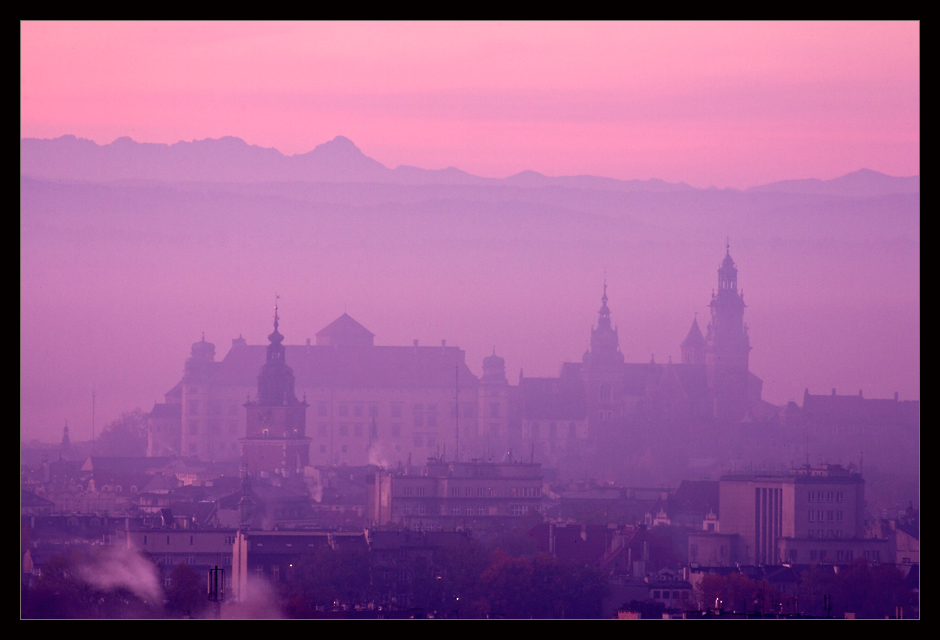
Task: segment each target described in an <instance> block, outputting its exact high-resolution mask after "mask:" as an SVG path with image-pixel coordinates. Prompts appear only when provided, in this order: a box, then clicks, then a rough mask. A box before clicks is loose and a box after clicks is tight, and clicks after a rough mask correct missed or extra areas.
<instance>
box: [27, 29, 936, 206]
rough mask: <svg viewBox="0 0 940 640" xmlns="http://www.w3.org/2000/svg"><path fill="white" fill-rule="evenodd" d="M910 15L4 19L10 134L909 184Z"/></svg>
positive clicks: (914, 161)
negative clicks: (337, 145)
mask: <svg viewBox="0 0 940 640" xmlns="http://www.w3.org/2000/svg"><path fill="white" fill-rule="evenodd" d="M919 47H920V37H919V24H918V23H916V22H889V23H883V22H811V23H791V22H770V23H753V22H732V23H723V22H704V23H699V22H678V23H676V22H666V23H658V22H640V23H629V22H602V23H596V22H579V23H566V22H515V23H491V22H471V23H448V22H420V23H411V22H395V23H382V22H364V23H343V22H329V23H279V22H266V23H245V22H232V23H229V22H187V23H173V22H143V23H123V22H106V23H98V22H24V23H22V25H21V126H22V136H23V137H42V138H50V137H57V136H60V135H64V134H73V135H77V136H79V137H85V138H89V139H92V140H94V141H95V142H97V143H99V144H106V143H110V142H112V141H113V140H114V139H115V138H118V137H120V136H125V135H126V136H130V137H132V138H133V139H135V140H137V141H141V142H164V143H173V142H177V141H179V140H193V139H203V138H218V137H222V136H227V135H232V136H237V137H240V138H243V139H244V140H246V141H247V142H249V143H250V144H256V145H260V146H265V147H274V148H277V149H278V150H280V151H281V152H283V153H286V154H294V153H304V152H307V151H310V150H311V149H312V148H313V147H314V146H316V145H317V144H320V143H322V142H325V141H327V140H330V139H332V138H333V137H334V136H336V135H345V136H347V137H349V138H351V139H352V140H353V141H354V142H355V143H356V144H357V145H358V146H359V147H360V148H361V149H362V150H363V152H365V153H366V155H368V156H370V157H373V158H375V159H376V160H378V161H380V162H382V163H383V164H385V165H386V166H388V167H395V166H397V165H399V164H407V165H414V166H420V167H423V168H428V169H438V168H444V167H447V166H456V167H459V168H461V169H463V170H465V171H469V172H471V173H474V174H477V175H484V176H493V177H505V176H508V175H511V174H514V173H517V172H519V171H523V170H527V169H531V170H536V171H540V172H542V173H545V174H548V175H572V174H594V175H603V176H609V177H615V178H622V179H633V178H640V179H648V178H661V179H664V180H668V181H685V182H688V183H689V184H692V185H693V186H699V187H705V186H709V185H711V184H714V185H716V186H719V187H726V186H731V187H738V188H743V187H748V186H753V185H755V184H763V183H767V182H772V181H776V180H783V179H794V178H809V177H814V178H821V179H827V178H834V177H837V176H839V175H843V174H845V173H848V172H850V171H854V170H856V169H859V168H862V167H866V168H870V169H874V170H877V171H881V172H884V173H888V174H891V175H914V174H918V173H919V159H920V157H919V118H920V113H919V75H920V63H919Z"/></svg>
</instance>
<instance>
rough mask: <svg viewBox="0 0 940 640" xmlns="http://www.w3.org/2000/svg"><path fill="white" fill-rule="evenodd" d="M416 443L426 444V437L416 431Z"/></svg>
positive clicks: (419, 444)
mask: <svg viewBox="0 0 940 640" xmlns="http://www.w3.org/2000/svg"><path fill="white" fill-rule="evenodd" d="M414 443H415V446H416V447H422V446H424V437H423V436H422V435H421V434H420V433H416V434H415V437H414Z"/></svg>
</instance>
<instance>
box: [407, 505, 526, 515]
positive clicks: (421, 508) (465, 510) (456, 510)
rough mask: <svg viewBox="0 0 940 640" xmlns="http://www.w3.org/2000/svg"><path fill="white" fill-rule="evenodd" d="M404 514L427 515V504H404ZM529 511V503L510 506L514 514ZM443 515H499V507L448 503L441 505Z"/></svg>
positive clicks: (523, 513)
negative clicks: (447, 504)
mask: <svg viewBox="0 0 940 640" xmlns="http://www.w3.org/2000/svg"><path fill="white" fill-rule="evenodd" d="M401 511H402V515H406V516H426V515H428V507H427V505H423V504H419V505H404V506H403V507H402V509H401ZM528 512H529V505H526V504H513V505H510V506H509V514H510V515H513V516H524V515H525V514H527V513H528ZM441 515H442V516H446V515H451V516H496V515H499V507H497V506H495V505H489V506H479V505H477V506H472V507H466V506H460V505H451V506H450V508H449V509H448V507H447V506H446V505H443V504H442V505H441Z"/></svg>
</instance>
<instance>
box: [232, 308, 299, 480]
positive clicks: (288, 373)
mask: <svg viewBox="0 0 940 640" xmlns="http://www.w3.org/2000/svg"><path fill="white" fill-rule="evenodd" d="M278 320H279V318H278V315H277V305H276V304H275V306H274V332H273V333H272V334H271V335H269V336H268V340H269V341H270V344H268V349H267V360H266V362H265V363H264V365H263V366H262V367H261V371H260V372H259V373H258V396H257V399H256V400H254V401H252V400H251V399H250V398H249V400H248V402H246V403H245V411H246V412H247V415H246V424H245V437H244V438H242V440H241V444H242V464H243V466H244V467H245V468H246V469H247V471H248V474H249V475H261V476H274V475H280V476H282V477H285V478H290V477H296V476H298V475H301V476H302V475H303V469H304V467H305V466H306V465H307V464H308V463H309V459H310V438H308V437H307V436H306V420H307V406H308V405H307V402H306V399H304V400H297V397H296V396H295V395H294V372H293V371H292V370H291V368H290V367H288V366H287V363H286V362H285V360H284V352H285V347H284V345H283V344H281V343H282V342H283V341H284V336H282V335H281V334H280V333H279V332H278V330H277V328H278Z"/></svg>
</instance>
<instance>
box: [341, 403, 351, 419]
mask: <svg viewBox="0 0 940 640" xmlns="http://www.w3.org/2000/svg"><path fill="white" fill-rule="evenodd" d="M339 415H341V416H342V417H344V418H345V417H347V416H349V405H348V404H345V403H343V404H340V405H339Z"/></svg>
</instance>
